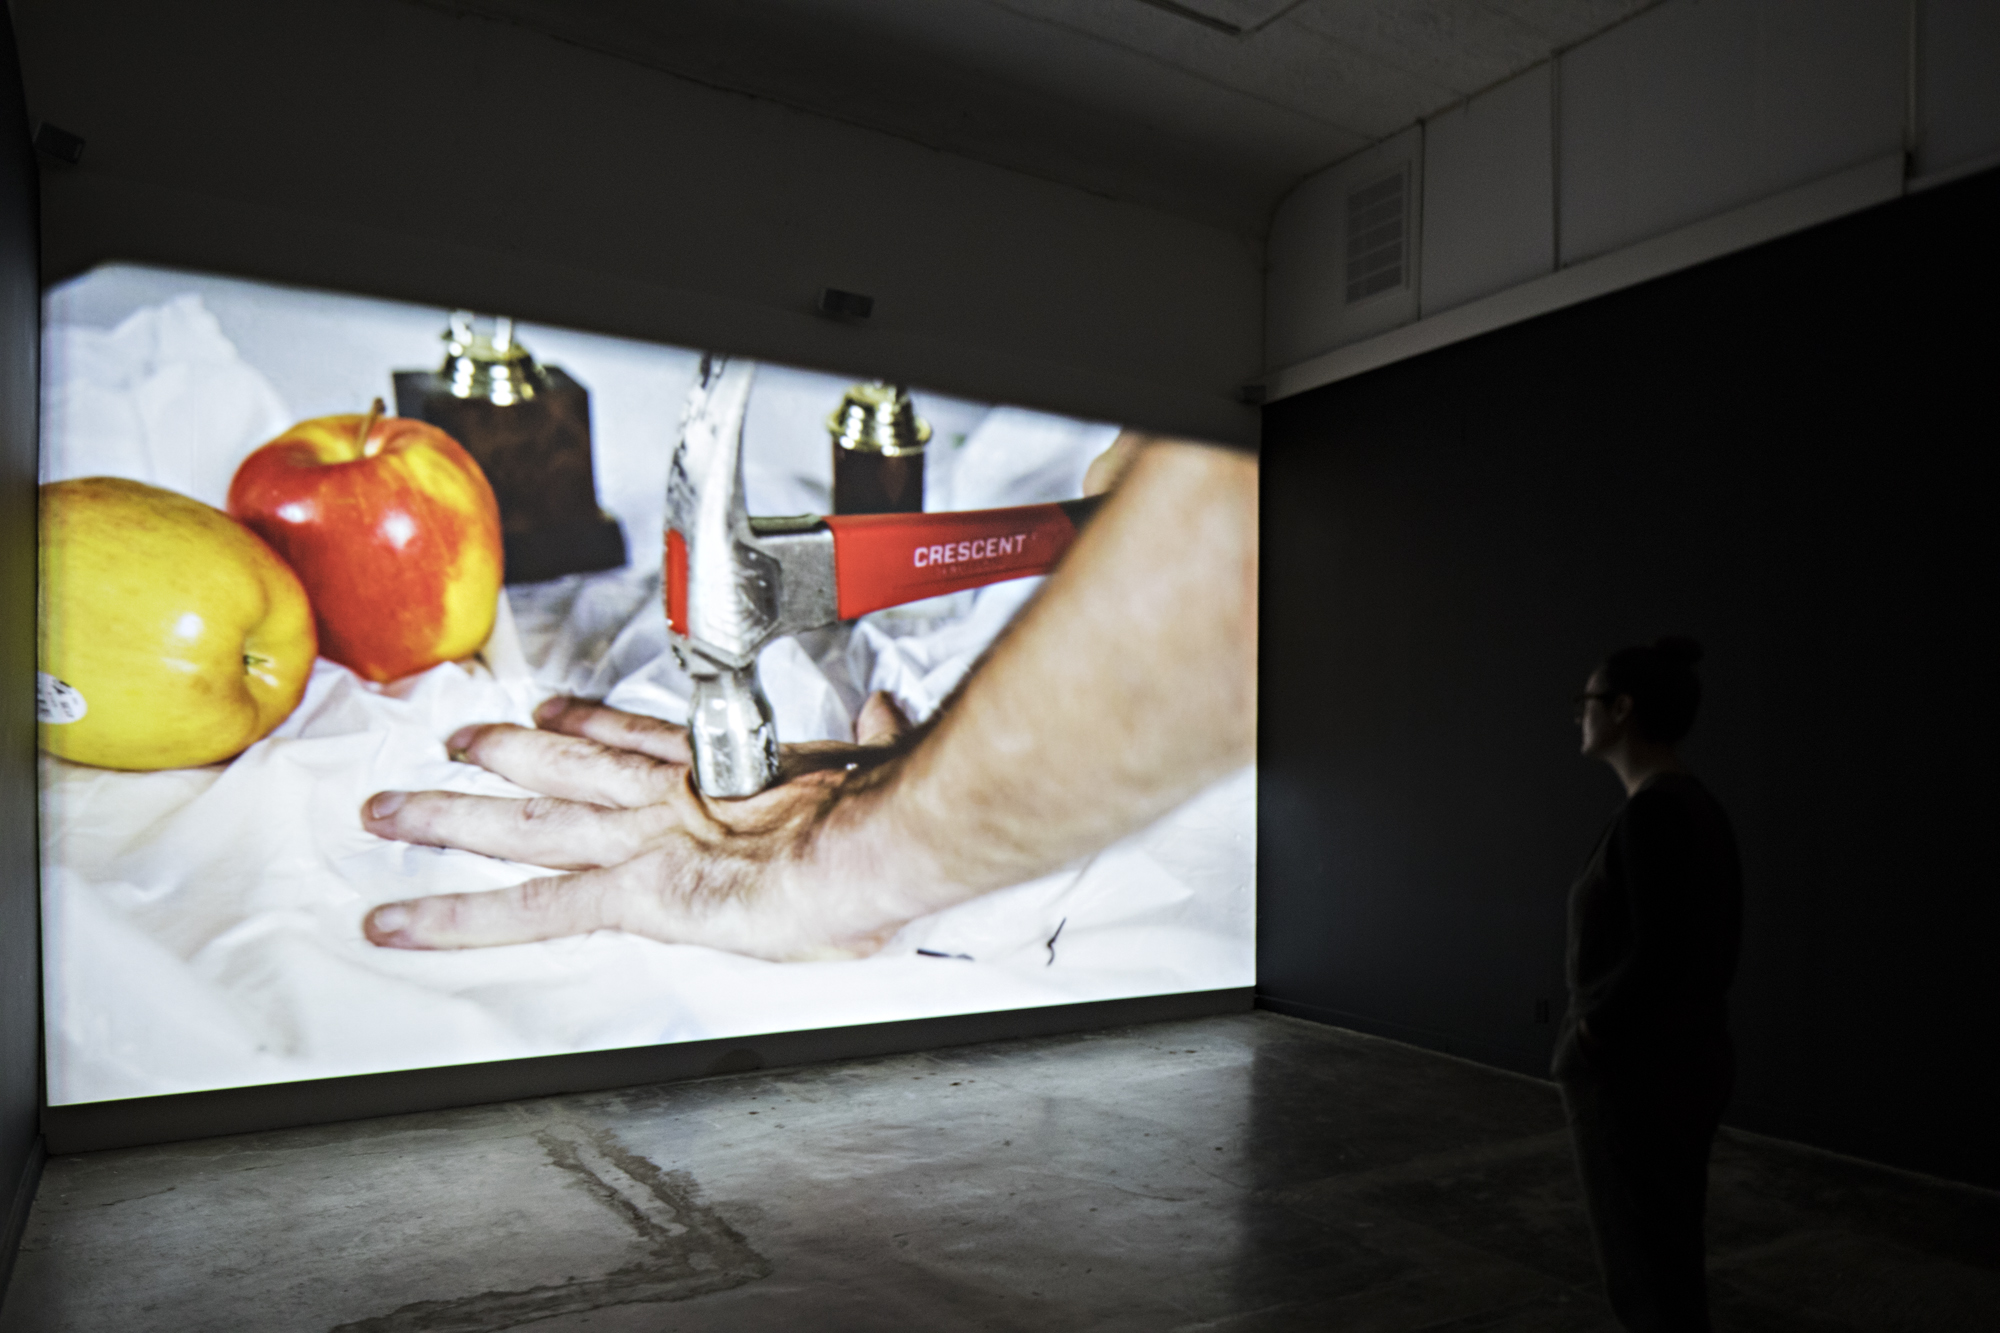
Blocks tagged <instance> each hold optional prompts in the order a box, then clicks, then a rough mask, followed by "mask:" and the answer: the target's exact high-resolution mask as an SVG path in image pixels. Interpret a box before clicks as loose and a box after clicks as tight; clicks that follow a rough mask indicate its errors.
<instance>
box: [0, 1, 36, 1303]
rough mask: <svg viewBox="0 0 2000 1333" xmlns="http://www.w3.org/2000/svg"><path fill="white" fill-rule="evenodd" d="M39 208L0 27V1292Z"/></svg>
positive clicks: (29, 722)
mask: <svg viewBox="0 0 2000 1333" xmlns="http://www.w3.org/2000/svg"><path fill="white" fill-rule="evenodd" d="M36 197H37V184H36V179H35V163H34V155H33V150H32V149H30V148H29V147H28V124H27V113H26V112H25V111H24V110H23V109H22V105H21V75H20V64H19V62H18V60H17V59H16V58H15V53H14V30H13V28H12V27H11V26H9V25H8V24H7V23H5V22H0V1289H4V1288H5V1286H6V1279H7V1271H8V1269H9V1268H10V1267H11V1265H12V1262H13V1258H14V1246H15V1242H16V1240H17V1239H18V1237H19V1232H18V1230H17V1228H18V1227H19V1225H20V1224H21V1222H22V1221H24V1220H25V1217H26V1211H27V1203H28V1198H27V1197H26V1196H28V1195H29V1194H31V1193H32V1191H33V1189H34V1183H35V1168H36V1167H37V1166H38V1165H39V1163H40V1149H39V1133H40V1131H39V1130H38V1128H37V1118H38V1116H39V1115H40V1113H41V1102H42V1053H41V1032H42V1015H41V990H42V985H41V925H40V921H41V913H40V910H39V903H40V899H41V894H40V891H39V889H38V887H37V885H36V880H35V843H36V837H35V714H34V697H35V692H34V671H35V471H36V458H35V425H36V420H37V415H38V405H37V383H38V371H37V367H38V365H39V350H40V342H41V309H42V297H41V284H40V280H39V278H38V277H37V273H38V269H39V265H38V263H37V260H36V233H37V230H38V226H39V224H38V222H37V220H36Z"/></svg>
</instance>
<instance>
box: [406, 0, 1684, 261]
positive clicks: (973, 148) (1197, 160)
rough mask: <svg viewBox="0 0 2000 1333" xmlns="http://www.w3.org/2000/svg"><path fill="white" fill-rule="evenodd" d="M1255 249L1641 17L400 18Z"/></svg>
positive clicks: (983, 5) (1254, 12)
mask: <svg viewBox="0 0 2000 1333" xmlns="http://www.w3.org/2000/svg"><path fill="white" fill-rule="evenodd" d="M420 2H421V3H426V4H430V5H433V6H434V7H437V8H442V9H448V10H451V11H453V12H457V13H464V14H476V15H480V16H483V17H486V18H490V19H497V20H501V21H505V22H511V23H516V24H519V25H521V26H523V27H527V28H531V29H534V30H536V31H538V32H541V33H544V34H547V35H548V36H551V37H555V38H557V39H560V40H562V41H566V42H571V43H574V44H576V45H578V46H583V47H587V48H589V49H591V50H595V51H599V52H602V53H605V54H609V55H614V56H618V57H621V58H623V59H627V60H631V61H633V62H635V63H637V64H640V65H645V66H648V67H650V68H653V69H658V70H662V71H665V72H667V73H670V74H675V75H679V76H681V77H684V78H689V79H694V80H698V81H700V82H702V83H706V84H710V85H713V86H716V87H721V88H727V89H730V90H732V91H735V92H742V93H749V94H753V95H756V96H761V97H767V98H771V99H772V100H775V101H778V102H783V103H785V104H787V105H790V106H794V107H798V108H800V109H802V110H806V111H811V112H815V113H818V114H820V115H826V116H832V117H835V118H837V119H841V120H845V121H850V122H853V123H855V124H860V125H865V126H868V127H870V128H872V129H877V130H882V131H885V132H887V133H890V134H895V135H899V136H901V137H903V138H907V139H912V140H915V141H917V142H919V143H923V144H926V145H929V146H931V147H934V148H940V149H944V150H947V151H949V152H954V153H959V154H963V155H965V156H967V157H973V158H978V159H980V160H983V161H987V162H992V163H996V164H998V165H1001V166H1005V167H1011V168H1014V169H1016V170H1020V171H1026V172H1030V173H1033V174H1035V175H1039V176H1043V177H1045V178H1048V179H1051V180H1057V181H1061V182H1063V183H1065V184H1069V185H1074V186H1079V187H1082V188H1084V189H1087V190H1091V191H1094V192H1096V193H1099V194H1105V195H1110V196H1113V197H1116V198H1121V199H1129V200H1132V201H1134V202H1137V203H1142V204H1146V205H1149V206H1152V207H1155V208H1160V209H1164V210H1167V211H1169V212H1173V213H1178V214H1181V215H1184V216H1187V217H1192V218H1198V219H1201V220H1203V221H1208V222H1213V223H1218V224H1221V225H1225V226H1228V227H1231V228H1233V229H1236V230H1239V231H1243V232H1246V233H1251V234H1261V233H1262V231H1263V230H1264V227H1265V224H1266V223H1267V221H1268V220H1269V218H1270V215H1271V211H1272V209H1273V208H1275V207H1276V205H1277V203H1278V201H1279V200H1280V199H1282V198H1283V197H1284V195H1285V194H1286V192H1287V191H1289V190H1290V189H1291V187H1292V186H1293V185H1295V184H1296V183H1297V182H1298V181H1299V180H1300V179H1302V178H1303V177H1305V176H1307V175H1309V174H1310V173H1311V172H1313V171H1315V170H1317V169H1318V168H1320V167H1323V166H1326V165H1327V164H1328V163H1331V162H1337V161H1339V160H1340V159H1341V158H1343V157H1346V156H1347V155H1348V154H1350V153H1352V152H1354V151H1356V150H1357V149H1360V148H1362V147H1365V146H1366V145H1368V144H1370V143H1372V142H1374V141H1376V140H1378V139H1381V138H1383V137H1385V136H1387V135H1389V134H1392V133H1394V132H1395V131H1397V130H1400V129H1402V128H1404V127H1405V126H1408V125H1410V124H1411V123H1413V122H1415V121H1417V120H1420V119H1422V118H1424V117H1426V116H1429V115H1433V114H1435V113H1436V112H1438V111H1441V110H1443V109H1444V108H1446V107H1448V106H1450V105H1452V104H1453V103H1455V102H1458V101H1460V100H1461V99H1463V98H1465V97H1467V96H1468V95H1470V94H1472V93H1474V92H1477V91H1479V90H1480V89H1482V88H1485V87H1488V86H1490V85H1492V84H1494V83H1497V82H1499V81H1500V80H1502V79H1505V78H1506V77H1508V76H1509V75H1511V74H1516V73H1519V72H1520V71H1522V70H1524V69H1527V68H1529V67H1530V66H1532V65H1535V64H1537V63H1539V62H1540V61H1542V60H1545V59H1547V58H1548V56H1549V55H1550V53H1551V52H1554V51H1558V50H1561V49H1563V48H1564V47H1568V46H1572V45H1574V44H1576V43H1577V42H1579V41H1582V40H1583V39H1584V38H1586V37H1589V36H1592V35H1593V34H1595V33H1598V32H1601V31H1603V30H1604V29H1605V28H1608V27H1610V26H1611V25H1613V24H1615V23H1618V22H1620V21H1621V20H1623V19H1625V18H1627V17H1629V16H1631V15H1632V14H1635V13H1637V12H1638V11H1640V10H1642V9H1646V8H1649V7H1650V6H1651V5H1652V4H1655V3H1658V0H753V2H751V3H745V2H744V0H420Z"/></svg>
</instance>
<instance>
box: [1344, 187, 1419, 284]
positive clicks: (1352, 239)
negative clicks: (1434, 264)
mask: <svg viewBox="0 0 2000 1333" xmlns="http://www.w3.org/2000/svg"><path fill="white" fill-rule="evenodd" d="M1409 197H1410V190H1409V171H1408V169H1407V168H1404V167H1398V168H1397V169H1396V171H1395V173H1394V174H1392V175H1389V176H1384V177H1383V178H1382V179H1380V180H1378V181H1374V182H1372V183H1371V184H1368V185H1364V186H1362V187H1361V188H1360V189H1358V190H1356V191H1354V192H1353V193H1352V194H1350V195H1348V196H1347V300H1348V302H1349V304H1352V303H1353V302H1355V301H1360V300H1364V299H1366V298H1367V297H1370V296H1373V295H1375V294H1376V293H1377V292H1386V291H1391V290H1393V289H1395V288H1397V287H1401V286H1402V285H1403V283H1404V280H1405V275H1406V273H1407V271H1408V268H1409V265H1408V264H1407V262H1406V257H1407V255H1408V252H1409V226H1408V223H1409V214H1410V210H1409V206H1408V203H1409Z"/></svg>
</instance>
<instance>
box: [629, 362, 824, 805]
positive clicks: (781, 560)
mask: <svg viewBox="0 0 2000 1333" xmlns="http://www.w3.org/2000/svg"><path fill="white" fill-rule="evenodd" d="M755 374H756V367H755V365H754V364H752V363H750V362H747V361H731V360H728V359H726V358H722V357H705V358H703V360H702V364H701V374H700V376H699V378H698V379H697V381H696V383H695V386H694V389H693V391H692V392H691V393H690V394H689V395H688V401H687V408H686V411H685V413H684V414H683V416H682V418H681V431H680V440H679V443H678V444H677V445H676V446H675V448H674V459H673V465H672V468H671V469H670V470H669V472H668V474H667V569H666V585H667V586H666V596H667V627H668V630H669V631H670V638H671V641H672V643H673V647H674V652H675V655H676V656H677V657H678V658H679V659H680V663H681V665H682V667H683V668H685V669H686V671H687V672H688V674H689V675H690V676H692V677H693V678H694V682H695V688H694V696H693V698H692V699H691V700H689V711H688V736H689V740H690V743H691V745H692V747H693V750H694V775H695V785H696V786H698V787H699V788H700V789H701V790H702V792H703V793H705V794H707V795H709V796H754V795H755V794H757V793H758V792H760V791H762V790H764V788H766V787H768V786H770V785H771V783H772V782H773V781H775V780H776V778H777V775H778V736H777V728H776V726H775V725H774V724H773V722H772V718H771V704H770V700H769V699H767V698H766V697H765V695H764V690H763V687H762V686H761V685H759V684H758V681H757V651H758V649H760V648H762V647H763V646H764V645H765V644H766V643H768V642H770V641H771V639H773V638H774V637H776V636H778V635H780V634H792V633H796V632H797V631H799V630H802V629H811V628H813V627H814V626H817V625H825V624H829V623H831V622H832V621H833V620H834V619H836V618H837V616H838V614H839V612H838V608H837V604H836V597H835V592H834V578H833V537H832V534H831V533H830V532H828V531H827V530H826V528H825V527H824V526H823V525H821V524H820V523H819V521H818V520H817V519H816V518H806V519H798V520H769V521H765V522H763V523H761V524H753V522H752V520H751V519H750V516H749V512H748V510H747V508H746V507H745V503H744V495H743V418H744V414H745V412H746V410H747V409H748V407H749V405H750V384H751V380H752V379H753V378H754V376H755ZM760 529H761V530H760Z"/></svg>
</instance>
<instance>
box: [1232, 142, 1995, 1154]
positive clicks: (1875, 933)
mask: <svg viewBox="0 0 2000 1333" xmlns="http://www.w3.org/2000/svg"><path fill="white" fill-rule="evenodd" d="M1995 236H2000V174H1995V173H1988V174H1987V175H1986V176H1984V177H1979V178H1974V179H1973V180H1970V181H1967V182H1963V183H1960V184H1958V185H1954V186H1950V187H1946V188H1943V189H1938V190H1935V191H1931V192H1929V193H1925V194H1922V195H1917V196H1913V197H1910V198H1906V199H1903V200H1899V201H1897V202H1895V203H1892V204H1888V205H1885V206H1883V207H1881V208H1878V209H1875V210H1872V211H1870V212H1867V213H1864V214H1859V215H1856V216H1853V217H1850V218H1847V219H1844V220H1841V221H1839V222H1835V223H1832V224H1829V225H1826V226H1823V227H1820V228H1817V229H1815V230H1813V231H1810V232H1806V233H1803V234H1800V235H1797V236H1793V237H1789V238H1786V239H1784V240H1781V241H1777V242H1773V243H1771V244H1768V245H1765V246H1762V247H1759V248H1757V249H1755V250H1751V251H1747V252H1744V253H1742V254H1738V255H1735V256H1731V257H1729V258H1726V259H1723V260H1719V261H1716V262H1713V263H1710V264H1707V265H1704V266H1702V267H1700V268H1698V269H1694V270H1690V271H1688V272H1684V273H1681V274H1677V275H1675V276H1672V277H1669V278H1665V279H1661V280H1659V281H1656V282H1653V283H1650V284H1647V285H1645V286H1643V287H1638V288H1634V289H1631V290H1629V291H1625V292H1621V293H1618V294H1616V295H1613V296H1610V297H1606V298H1603V299H1601V300H1597V301H1594V302H1591V303H1589V304H1587V305H1583V306H1579V307H1575V308H1573V309H1570V310H1566V311H1562V312H1558V313H1556V314H1553V315H1549V316H1545V317H1543V318H1541V319H1538V320H1535V321H1532V322H1530V323H1526V324H1522V325H1518V326H1515V327H1513V328H1509V329H1506V330H1503V331H1501V332H1498V333H1495V334H1491V335H1488V336H1486V337H1484V338H1481V339H1478V340H1476V341H1473V342H1467V343H1463V344H1459V345H1457V346H1454V347H1450V348H1446V349H1443V350H1441V351H1438V352H1434V353H1431V354H1429V355H1427V356H1424V357H1420V358H1416V359H1413V360H1410V361H1406V362H1402V363H1400V364H1398V365H1394V366H1391V367H1388V368H1385V369H1383V370H1380V371H1376V372H1374V373H1372V374H1369V375H1365V376H1361V377H1358V378H1355V379H1352V380H1348V381H1345V382H1342V383H1338V384H1333V385H1329V386H1327V387H1325V388H1322V389H1319V390H1316V391H1314V392H1312V393H1309V394H1305V395H1301V396H1300V397H1298V398H1294V399H1291V400H1288V401H1286V402H1283V403H1279V404H1275V405H1273V406H1272V407H1271V408H1270V409H1269V410H1268V411H1267V412H1266V416H1265V436H1264V441H1265V443H1264V481H1265V487H1264V500H1263V503H1264V510H1263V514H1264V543H1265V545H1264V575H1263V615H1264V622H1263V623H1264V629H1263V635H1264V637H1263V645H1262V653H1263V662H1264V666H1263V681H1262V692H1261V708H1262V719H1263V726H1262V738H1261V750H1260V772H1261V784H1262V785H1261V795H1260V802H1261V812H1262V819H1261V825H1262V827H1261V834H1260V883H1261V895H1262V896H1261V900H1260V902H1261V906H1260V917H1261V920H1260V939H1259V962H1258V976H1259V982H1258V987H1259V992H1260V996H1261V998H1262V999H1263V1001H1264V1002H1266V1003H1268V1004H1269V1005H1270V1006H1271V1007H1273V1008H1277V1009H1281V1010H1284V1011H1286V1012H1291V1013H1296V1014H1300V1015H1303V1016H1306V1017H1313V1018H1320V1019H1324V1020H1327V1021H1334V1022H1339V1023H1343V1024H1346V1025H1349V1026H1354V1027H1359V1028H1362V1029H1364V1030H1371V1031H1376V1032H1381V1033H1384V1034H1387V1035H1391V1036H1396V1037H1400V1038H1403V1039H1405V1040H1410V1041H1415V1042H1417V1043H1420V1044H1424V1045H1428V1046H1432V1047H1435V1048H1438V1049H1443V1050H1449V1051H1454V1052H1458V1053H1461V1054H1466V1055H1470V1056H1473V1057H1475V1058H1480V1059H1484V1060H1488V1061H1491V1062H1494V1063H1497V1064H1502V1065H1506V1066H1510V1067H1513V1068H1517V1069H1520V1070H1523V1071H1527V1072H1530V1073H1546V1070H1547V1064H1548V1058H1549V1054H1550V1048H1551V1045H1552V1039H1553V1033H1554V1029H1553V1027H1552V1026H1549V1025H1545V1024H1541V1023H1538V1022H1537V1021H1536V1012H1535V1001H1536V1000H1537V999H1538V998H1549V999H1552V1000H1553V1001H1554V1003H1553V1009H1554V1012H1555V1015H1556V1016H1558V1017H1559V1016H1560V1013H1561V1009H1562V1004H1563V999H1562V996H1563V990H1562V944H1563V920H1564V900H1565V895H1566V892H1567V887H1568V885H1569V883H1570V881H1571V879H1572V878H1573V877H1574V876H1575V874H1576V872H1577V871H1578V870H1579V869H1580V868H1581V866H1582V863H1583V861H1584V859H1585V858H1586V856H1587V855H1588V854H1589V852H1590V849H1591V845H1592V842H1593V840H1594V838H1595V836H1596V834H1597V832H1598V830H1599V828H1600V827H1601V826H1602V824H1603V822H1604V821H1605V820H1606V819H1607V817H1608V816H1609V815H1610V814H1611V813H1612V812H1613V811H1614V809H1615V808H1616V806H1617V804H1618V802H1619V798H1620V795H1621V793H1620V791H1619V789H1618V787H1617V785H1616V782H1615V781H1614V779H1613V778H1612V776H1611V774H1610V772H1609V770H1608V769H1606V768H1604V767H1603V766H1602V765H1600V764H1596V763H1593V762H1589V761H1585V760H1583V759H1581V758H1579V757H1578V756H1577V754H1576V748H1577V732H1576V728H1575V726H1574V725H1573V723H1572V722H1571V720H1570V709H1571V698H1572V696H1573V695H1575V694H1576V693H1577V692H1578V691H1579V690H1580V689H1581V688H1582V686H1583V680H1584V677H1585V676H1586V675H1587V674H1588V672H1589V671H1590V669H1591V667H1592V665H1593V664H1594V663H1595V662H1596V661H1597V660H1598V659H1599V658H1601V657H1602V655H1603V654H1604V653H1605V652H1606V651H1607V650H1609V649H1612V648H1615V647H1618V646H1620V645H1623V644H1626V643H1630V642H1638V641H1645V640H1650V639H1652V638H1654V637H1656V636H1658V635H1660V634H1663V633H1671V632H1684V633H1691V634H1694V635H1695V636H1697V637H1698V638H1700V639H1701V640H1702V641H1703V642H1704V643H1705V644H1706V645H1707V647H1708V660H1707V662H1706V663H1705V664H1704V676H1705V679H1706V684H1707V691H1708V702H1707V703H1706V705H1705V707H1704V711H1703V715H1702V717H1701V719H1700V721H1699V723H1698V724H1697V726H1696V729H1695V734H1694V737H1693V738H1692V740H1691V741H1690V743H1689V745H1688V746H1687V748H1686V750H1685V756H1686V758H1687V760H1688V762H1689V764H1690V766H1691V767H1692V768H1694V770H1695V771H1696V772H1697V773H1698V774H1700V775H1701V776H1702V777H1703V778H1704V779H1705V780H1706V781H1707V782H1708V783H1709V785H1710V786H1711V788H1712V789H1713V790H1714V791H1715V792H1716V793H1717V794H1718V796H1719V797H1720V798H1721V800H1722V801H1723V803H1724V805H1725V806H1726V807H1727V808H1728V809H1729V810H1730V812H1731V813H1732V815H1733V817H1734V818H1735V821H1736V825H1737V829H1738V833H1739V836H1740V837H1741V840H1742V844H1743V850H1744V855H1745V865H1746V872H1747V892H1748V906H1747V909H1746V918H1745V944H1744V954H1743V965H1742V971H1741V972H1740V974H1739V978H1738V981H1737V985H1736V988H1735V993H1734V1014H1735V1018H1734V1023H1733V1026H1734V1030H1735V1033H1736V1037H1737V1043H1738V1048H1739V1051H1740V1064H1741V1075H1740V1079H1739V1084H1738V1087H1739V1091H1738V1094H1737V1097H1736V1101H1735V1103H1734V1106H1733V1108H1732V1110H1731V1113H1730V1119H1731V1121H1732V1122H1733V1123H1735V1124H1738V1125H1741V1126H1744V1127H1746V1128H1750V1129H1755V1130H1760V1131H1764V1132H1767V1133H1772V1134H1777V1135H1782V1136H1784V1137H1787V1138H1793V1139H1799V1140H1804V1141H1806V1142H1810V1143H1816V1144H1820V1145H1823V1146H1825V1147H1829V1148H1833V1149H1837V1150H1840V1151H1844V1152H1849V1153H1854V1154H1857V1155H1860V1156H1864V1157H1869V1158H1873V1159H1876V1160H1880V1161H1886V1162H1891V1163H1896V1164H1899V1165H1903V1166H1908V1167H1913V1168H1916V1169H1919V1170H1924V1171H1929V1172H1934V1173H1937V1174H1941V1175H1945V1176H1951V1177H1956V1178H1960V1179H1966V1180H1973V1181H1978V1182H1981V1183H1984V1184H1987V1185H2000V1139H1996V1136H1995V1135H1994V1134H1993V1132H1992V1130H1993V1126H1994V1125H1995V1124H2000V1097H1996V1092H1995V1088H1996V1086H2000V1084H1996V1080H1995V1079H1994V1077H1993V1072H1992V1054H1991V1053H1992V1050H1993V1048H1994V1042H1995V1038H1996V1028H2000V964H1996V963H1995V961H1994V958H1993V955H1994V953H1995V951H1996V949H1997V948H2000V910H1996V900H1997V899H2000V894H1997V893H1996V889H2000V884H1996V882H1995V881H1996V874H1995V871H1994V868H1993V864H1992V862H1991V860H1990V859H1989V857H1988V856H1987V855H1986V854H1985V843H1986V842H1987V841H1988V840H1989V837H1990V834H1989V830H1990V829H1991V828H1992V827H1993V826H1994V823H1995V814H1994V812H1995V806H1996V801H1995V797H1996V786H2000V784H1996V781H1995V777H1994V759H1993V755H1994V753H1995V749H1996V747H1995V727H1994V722H1993V717H1994V713H1995V711H1996V710H1995V707H1994V704H1993V700H1992V699H1991V697H1990V696H1991V695H1992V693H1993V692H1994V688H1995V687H1994V681H1993V677H1994V670H1993V662H1994V658H1993V655H1992V653H1991V650H1990V649H1988V648H1985V647H1983V646H1982V645H1984V644H1986V643H1988V642H1989V641H1990V639H1991V638H1992V636H1993V629H1992V626H1991V624H1990V622H1991V620H1992V619H1993V610H1994V605H1995V598H1994V593H1993V584H1992V571H1993V568H1994V547H1995V534H1996V531H2000V523H1996V519H1995V513H1994V508H1995V500H1996V496H1995V490H1994V487H1993V484H1992V482H1991V480H1990V474H1991V471H1992V469H1993V468H1994V458H1993V456H1994V453H1995V444H1996V440H2000V430H1996V411H1995V405H1994V393H1995V388H1994V386H1995V385H1996V384H2000V339H1996V338H1995V336H1994V334H1993V331H1992V330H1993V323H1994V318H1995V316H1994V314H1993V312H1994V310H1995V309H1996V308H2000V254H1996V249H1995V247H1994V245H1993V238H1994V237H1995Z"/></svg>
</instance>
